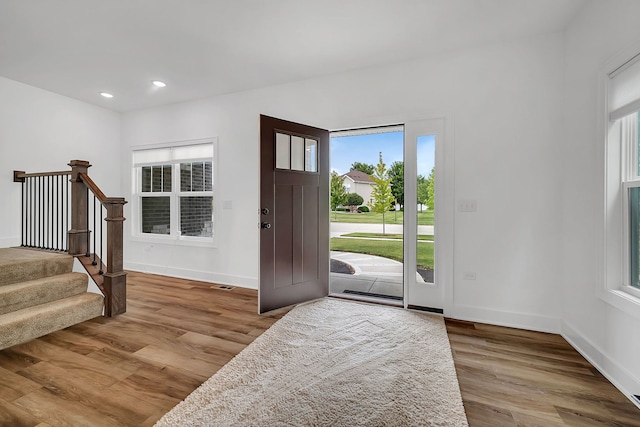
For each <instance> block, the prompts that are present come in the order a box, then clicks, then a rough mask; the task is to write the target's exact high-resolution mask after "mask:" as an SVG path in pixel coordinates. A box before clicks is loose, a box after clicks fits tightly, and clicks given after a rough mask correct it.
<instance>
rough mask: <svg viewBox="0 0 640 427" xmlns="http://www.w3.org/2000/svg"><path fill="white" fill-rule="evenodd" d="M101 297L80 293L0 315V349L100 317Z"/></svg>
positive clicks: (102, 304)
mask: <svg viewBox="0 0 640 427" xmlns="http://www.w3.org/2000/svg"><path fill="white" fill-rule="evenodd" d="M103 306H104V301H103V298H102V296H101V295H97V294H89V293H85V294H81V295H75V296H72V297H69V298H65V299H64V300H59V301H54V302H51V303H47V304H42V305H39V306H36V307H31V308H27V309H23V310H20V311H16V312H13V313H9V314H5V315H3V316H0V350H1V349H4V348H8V347H11V346H14V345H16V344H20V343H23V342H27V341H30V340H32V339H35V338H38V337H41V336H43V335H46V334H49V333H51V332H54V331H58V330H60V329H64V328H67V327H69V326H72V325H75V324H77V323H80V322H84V321H86V320H89V319H93V318H94V317H98V316H100V315H101V314H102V308H103Z"/></svg>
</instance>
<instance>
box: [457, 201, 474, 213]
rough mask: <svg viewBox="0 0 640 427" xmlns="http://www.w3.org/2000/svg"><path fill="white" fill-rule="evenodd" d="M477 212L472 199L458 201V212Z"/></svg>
mask: <svg viewBox="0 0 640 427" xmlns="http://www.w3.org/2000/svg"><path fill="white" fill-rule="evenodd" d="M477 210H478V202H477V201H476V200H473V199H465V200H458V212H475V211H477Z"/></svg>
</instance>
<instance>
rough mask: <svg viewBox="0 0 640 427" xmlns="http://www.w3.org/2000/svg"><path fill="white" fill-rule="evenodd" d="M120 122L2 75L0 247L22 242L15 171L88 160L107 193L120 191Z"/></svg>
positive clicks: (64, 167)
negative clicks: (14, 178) (75, 160)
mask: <svg viewBox="0 0 640 427" xmlns="http://www.w3.org/2000/svg"><path fill="white" fill-rule="evenodd" d="M120 125H121V123H120V114H118V113H114V112H112V111H108V110H105V109H103V108H99V107H95V106H92V105H89V104H86V103H84V102H80V101H76V100H74V99H71V98H67V97H64V96H60V95H57V94H54V93H52V92H48V91H45V90H42V89H38V88H35V87H33V86H28V85H25V84H22V83H18V82H15V81H13V80H9V79H6V78H3V77H0V194H2V195H3V197H4V204H3V207H2V209H0V247H7V246H14V245H19V244H20V194H21V186H20V184H17V183H14V182H13V171H14V170H24V171H26V172H48V171H62V170H70V169H71V168H70V167H69V166H67V164H68V163H69V161H70V160H72V159H79V160H88V161H89V162H91V163H92V164H93V167H91V168H90V169H89V174H90V175H91V176H92V177H93V179H94V181H95V182H96V183H97V184H98V185H99V186H100V187H101V188H102V189H103V191H104V192H105V193H106V194H107V195H108V196H114V197H115V196H119V195H120V194H119V193H120V189H121V187H122V183H121V174H120V166H119V163H118V161H119V159H120V150H121V147H120V140H121V135H120Z"/></svg>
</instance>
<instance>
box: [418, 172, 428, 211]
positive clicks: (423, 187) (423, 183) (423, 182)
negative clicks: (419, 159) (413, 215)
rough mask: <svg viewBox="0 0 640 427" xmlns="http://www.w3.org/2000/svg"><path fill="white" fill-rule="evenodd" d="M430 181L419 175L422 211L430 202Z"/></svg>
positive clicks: (419, 194)
mask: <svg viewBox="0 0 640 427" xmlns="http://www.w3.org/2000/svg"><path fill="white" fill-rule="evenodd" d="M428 185H429V183H428V181H427V178H425V177H424V176H423V175H418V204H419V205H420V211H422V206H424V205H426V204H427V202H428V200H429V191H428Z"/></svg>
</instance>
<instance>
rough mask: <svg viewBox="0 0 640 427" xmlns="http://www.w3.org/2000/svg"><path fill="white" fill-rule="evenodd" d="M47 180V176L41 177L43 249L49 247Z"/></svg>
mask: <svg viewBox="0 0 640 427" xmlns="http://www.w3.org/2000/svg"><path fill="white" fill-rule="evenodd" d="M47 181H49V178H48V177H46V176H43V177H42V190H43V192H44V194H43V195H42V200H44V206H43V207H42V208H43V211H44V218H43V220H42V247H43V248H45V249H49V242H48V241H47V234H48V231H49V189H48V188H47V187H48V185H47Z"/></svg>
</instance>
